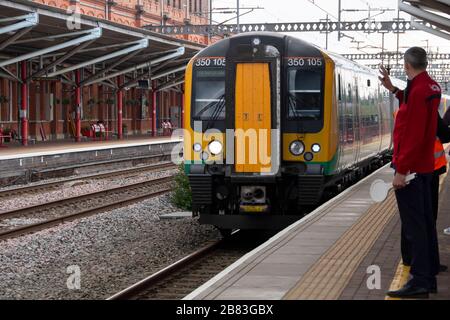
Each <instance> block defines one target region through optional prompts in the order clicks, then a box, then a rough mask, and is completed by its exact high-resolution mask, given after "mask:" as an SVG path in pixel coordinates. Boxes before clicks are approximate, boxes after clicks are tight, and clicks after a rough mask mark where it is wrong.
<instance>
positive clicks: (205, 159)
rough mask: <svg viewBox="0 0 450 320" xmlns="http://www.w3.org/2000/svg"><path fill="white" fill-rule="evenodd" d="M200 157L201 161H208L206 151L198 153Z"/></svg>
mask: <svg viewBox="0 0 450 320" xmlns="http://www.w3.org/2000/svg"><path fill="white" fill-rule="evenodd" d="M200 158H201V159H202V160H203V161H208V159H209V154H208V152H202V153H200Z"/></svg>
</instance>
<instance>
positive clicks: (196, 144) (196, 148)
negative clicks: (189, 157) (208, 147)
mask: <svg viewBox="0 0 450 320" xmlns="http://www.w3.org/2000/svg"><path fill="white" fill-rule="evenodd" d="M193 149H194V151H195V152H197V153H198V152H201V151H202V145H201V144H200V143H195V144H194V146H193Z"/></svg>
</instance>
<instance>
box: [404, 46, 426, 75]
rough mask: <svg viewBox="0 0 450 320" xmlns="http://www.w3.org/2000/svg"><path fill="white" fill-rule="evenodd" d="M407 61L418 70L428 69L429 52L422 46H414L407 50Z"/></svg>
mask: <svg viewBox="0 0 450 320" xmlns="http://www.w3.org/2000/svg"><path fill="white" fill-rule="evenodd" d="M405 62H407V63H409V64H410V65H411V66H412V67H413V68H414V69H416V70H423V69H426V68H427V66H428V59H427V52H426V51H425V50H424V49H423V48H420V47H412V48H409V49H408V50H406V52H405Z"/></svg>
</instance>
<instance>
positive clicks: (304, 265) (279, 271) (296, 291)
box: [184, 165, 450, 300]
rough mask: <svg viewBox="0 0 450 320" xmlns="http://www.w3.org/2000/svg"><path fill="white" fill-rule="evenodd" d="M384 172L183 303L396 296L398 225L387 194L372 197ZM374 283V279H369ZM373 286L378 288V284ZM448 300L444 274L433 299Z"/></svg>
mask: <svg viewBox="0 0 450 320" xmlns="http://www.w3.org/2000/svg"><path fill="white" fill-rule="evenodd" d="M392 178H393V170H392V169H391V168H390V167H389V165H386V166H385V167H383V168H381V169H379V170H378V171H376V172H375V173H373V174H372V175H370V176H368V177H366V178H365V179H363V180H361V181H360V182H359V183H357V184H356V185H354V186H353V187H351V188H349V189H348V190H346V191H344V192H343V193H341V194H340V195H338V196H337V197H335V198H334V199H332V200H331V201H329V202H327V203H325V204H323V205H322V206H321V207H319V208H317V209H316V210H315V211H313V212H312V213H311V214H309V215H308V216H306V217H305V218H303V219H301V220H299V221H297V222H296V223H294V224H293V225H291V226H289V227H288V228H286V229H284V230H283V231H281V232H280V233H278V234H277V235H275V236H274V237H272V238H271V239H269V240H268V241H267V242H266V243H264V244H262V245H261V246H259V247H258V248H256V249H254V250H253V251H251V252H249V253H248V254H247V255H245V256H244V257H242V258H241V259H239V260H238V261H236V262H235V263H234V264H232V265H231V266H229V267H228V268H227V269H225V270H224V271H223V272H222V273H220V274H218V275H217V276H216V277H214V278H213V279H211V280H210V281H208V282H207V283H205V284H204V285H203V286H201V287H200V288H198V289H197V290H195V291H194V292H192V293H191V294H189V295H188V296H186V297H185V298H184V299H185V300H204V299H206V300H280V299H286V300H313V299H314V300H315V299H326V300H340V299H343V300H354V299H355V300H378V299H379V300H383V299H388V298H387V297H386V292H387V291H388V290H396V289H398V288H401V287H402V286H403V285H404V284H405V283H406V281H407V279H408V276H409V270H408V268H407V267H405V266H403V265H402V263H401V256H400V217H399V214H398V209H397V203H396V200H395V195H394V193H393V191H390V193H389V195H388V198H387V199H386V200H385V201H384V202H382V203H375V202H374V201H373V200H372V199H371V197H370V193H369V190H370V186H371V184H372V182H373V181H374V180H376V179H382V180H384V181H386V182H388V181H392ZM449 189H450V178H449V177H446V176H445V177H444V176H442V181H441V197H440V213H439V221H438V233H439V243H440V253H441V263H442V264H445V265H450V236H448V235H444V234H443V230H444V229H445V228H446V227H449V226H450V198H449V197H445V196H443V195H444V194H445V195H446V194H448V192H450V190H449ZM374 277H378V279H377V278H374ZM376 280H379V281H376ZM430 299H450V273H449V272H445V273H441V274H440V275H439V276H438V293H437V294H430Z"/></svg>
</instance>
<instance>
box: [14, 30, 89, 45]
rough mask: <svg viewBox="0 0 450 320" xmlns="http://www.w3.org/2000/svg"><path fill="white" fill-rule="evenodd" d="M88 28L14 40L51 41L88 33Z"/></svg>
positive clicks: (24, 41) (28, 41) (21, 41)
mask: <svg viewBox="0 0 450 320" xmlns="http://www.w3.org/2000/svg"><path fill="white" fill-rule="evenodd" d="M89 32H90V29H88V30H81V31H75V32H68V33H61V34H56V35H53V36H44V37H33V38H30V39H23V40H20V41H16V43H17V44H19V43H20V44H22V43H30V42H36V41H43V40H45V41H53V40H55V39H59V38H67V37H74V36H79V35H80V34H86V33H89Z"/></svg>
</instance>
